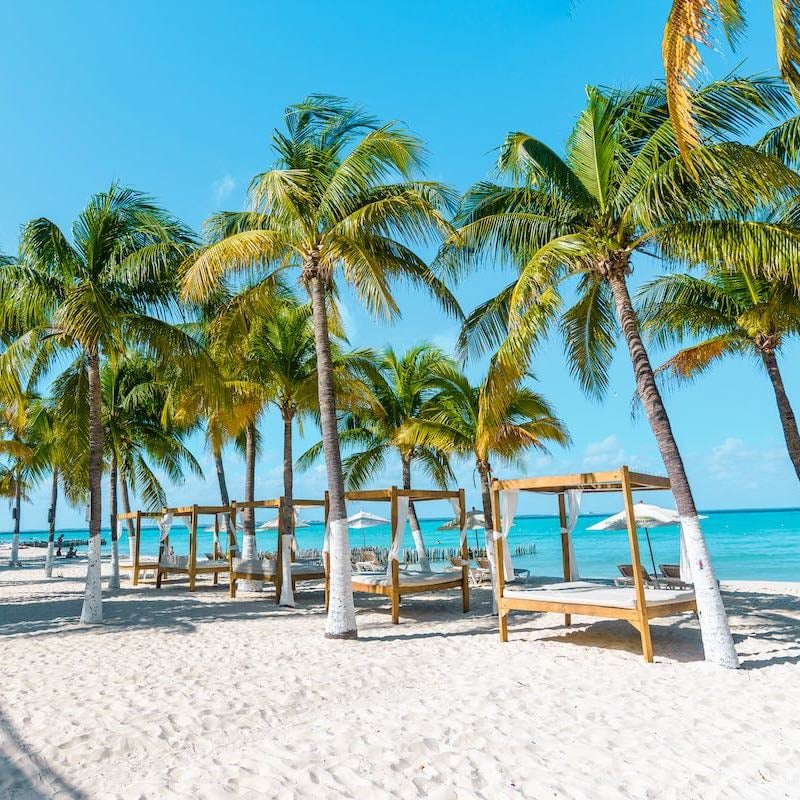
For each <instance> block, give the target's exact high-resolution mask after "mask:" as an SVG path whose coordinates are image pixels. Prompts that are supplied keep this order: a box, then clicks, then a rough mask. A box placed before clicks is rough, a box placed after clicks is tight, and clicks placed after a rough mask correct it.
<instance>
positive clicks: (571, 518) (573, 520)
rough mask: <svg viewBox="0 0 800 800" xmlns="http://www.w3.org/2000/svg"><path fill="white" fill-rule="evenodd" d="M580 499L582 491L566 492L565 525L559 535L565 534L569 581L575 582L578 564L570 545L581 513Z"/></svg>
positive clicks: (570, 490) (578, 573) (578, 575)
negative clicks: (567, 550)
mask: <svg viewBox="0 0 800 800" xmlns="http://www.w3.org/2000/svg"><path fill="white" fill-rule="evenodd" d="M582 498H583V489H568V490H567V525H566V527H564V528H562V529H561V533H562V534H565V535H566V537H567V547H568V548H569V579H570V580H571V581H576V580H578V578H580V572H579V571H578V562H577V561H576V560H575V548H574V547H573V545H572V531H574V530H575V525H576V524H577V522H578V516H579V515H580V513H581V499H582Z"/></svg>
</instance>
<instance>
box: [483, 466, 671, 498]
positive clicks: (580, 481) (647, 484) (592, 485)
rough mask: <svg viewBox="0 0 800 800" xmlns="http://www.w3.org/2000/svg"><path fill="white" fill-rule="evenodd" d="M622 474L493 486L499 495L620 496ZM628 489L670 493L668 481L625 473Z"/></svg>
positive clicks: (586, 474) (550, 477)
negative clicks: (509, 492)
mask: <svg viewBox="0 0 800 800" xmlns="http://www.w3.org/2000/svg"><path fill="white" fill-rule="evenodd" d="M622 475H623V471H622V470H621V469H619V470H610V471H606V472H576V473H574V474H573V475H546V476H544V477H537V478H512V479H511V480H506V481H501V480H497V479H495V480H494V481H493V486H494V488H495V489H497V490H498V491H501V492H502V491H504V490H506V489H519V490H520V491H522V492H541V493H553V494H560V493H562V492H566V491H569V490H570V489H581V490H582V491H584V492H619V491H620V490H621V489H622V488H623V478H622ZM628 485H629V486H630V489H631V491H632V492H641V491H657V490H659V489H660V490H662V491H663V490H665V489H666V490H669V488H670V483H669V478H664V477H663V476H661V475H647V474H646V473H644V472H630V471H628Z"/></svg>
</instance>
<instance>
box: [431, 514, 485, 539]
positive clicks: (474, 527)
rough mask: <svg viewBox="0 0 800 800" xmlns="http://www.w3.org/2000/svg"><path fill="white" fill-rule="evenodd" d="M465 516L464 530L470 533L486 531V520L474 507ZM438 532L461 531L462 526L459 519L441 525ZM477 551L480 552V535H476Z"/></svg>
mask: <svg viewBox="0 0 800 800" xmlns="http://www.w3.org/2000/svg"><path fill="white" fill-rule="evenodd" d="M464 516H465V518H466V519H465V523H464V528H465V529H466V530H468V531H479V530H485V529H486V518H485V517H484V516H483V514H481V512H480V511H478V509H477V508H475V507H474V506H473V508H472V511H467V513H466V514H465V515H464ZM436 530H437V531H460V530H461V524H460V523H459V521H458V519H451V520H450V522H445V523H444V525H440V526H439V527H438V528H437V529H436ZM475 549H476V550H480V549H481V548H480V544H479V542H478V534H477V533H476V534H475Z"/></svg>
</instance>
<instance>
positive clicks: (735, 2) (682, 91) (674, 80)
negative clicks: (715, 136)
mask: <svg viewBox="0 0 800 800" xmlns="http://www.w3.org/2000/svg"><path fill="white" fill-rule="evenodd" d="M772 9H773V14H774V17H775V39H776V43H777V51H778V53H777V54H778V65H779V67H780V71H781V75H782V76H783V78H784V80H785V81H786V83H787V84H788V86H789V87H790V89H791V91H792V94H793V95H794V96H795V98H796V99H800V4H798V3H797V2H796V0H773V3H772ZM744 25H745V20H744V14H743V10H742V3H741V2H740V0H673V2H672V7H671V9H670V13H669V16H668V18H667V24H666V26H665V28H664V38H663V42H662V53H663V58H664V70H665V72H666V78H667V96H668V98H669V112H670V117H671V118H672V124H673V126H674V128H675V138H676V141H677V144H678V147H679V148H680V151H681V154H682V155H683V156H684V158H685V159H686V161H687V163H688V164H691V155H690V154H691V151H692V149H694V148H696V147H699V146H700V144H701V131H700V126H699V125H698V122H697V120H696V118H695V116H694V114H695V113H696V108H694V107H693V98H692V86H691V84H692V80H693V78H695V77H696V75H697V74H698V73H699V72H700V71H701V70H702V66H703V62H702V57H701V55H700V47H703V46H709V44H710V42H711V37H712V31H713V29H714V28H715V27H720V28H721V29H722V31H723V32H724V34H725V37H726V38H727V40H728V42H729V43H730V44H731V45H734V44H735V43H736V40H737V39H738V38H739V36H740V35H741V33H742V31H743V30H744Z"/></svg>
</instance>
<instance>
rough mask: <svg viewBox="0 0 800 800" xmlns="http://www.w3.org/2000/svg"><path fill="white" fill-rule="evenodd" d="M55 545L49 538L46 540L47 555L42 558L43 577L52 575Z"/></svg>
mask: <svg viewBox="0 0 800 800" xmlns="http://www.w3.org/2000/svg"><path fill="white" fill-rule="evenodd" d="M55 554H56V546H55V542H53V540H52V539H50V540H49V541H48V542H47V555H46V556H45V558H44V576H45V578H52V577H53V563H54V562H55V560H56V557H55Z"/></svg>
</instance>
